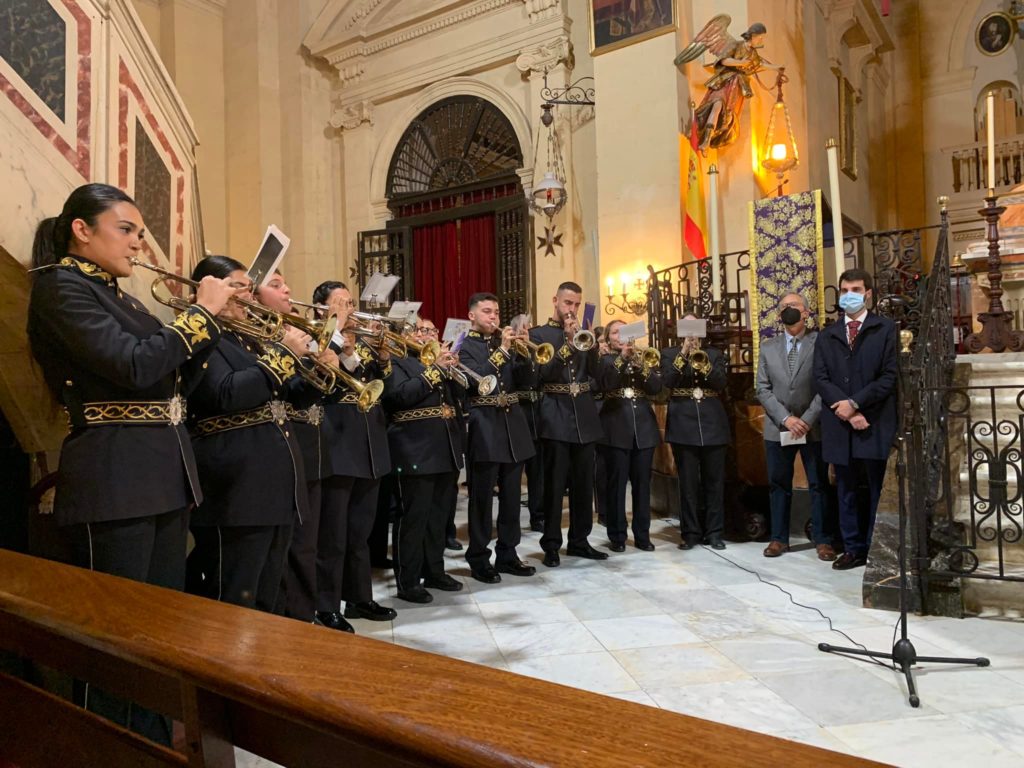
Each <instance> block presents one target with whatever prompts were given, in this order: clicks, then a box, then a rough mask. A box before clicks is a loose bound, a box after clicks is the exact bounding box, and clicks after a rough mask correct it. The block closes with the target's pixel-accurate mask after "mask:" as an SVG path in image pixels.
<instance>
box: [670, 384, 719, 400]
mask: <svg viewBox="0 0 1024 768" xmlns="http://www.w3.org/2000/svg"><path fill="white" fill-rule="evenodd" d="M672 397H685V398H689V399H690V400H697V401H698V402H699V401H701V400H704V399H705V398H708V397H718V393H717V392H716V391H715V390H713V389H701V388H700V387H694V388H693V389H673V390H672Z"/></svg>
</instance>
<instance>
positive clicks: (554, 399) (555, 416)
mask: <svg viewBox="0 0 1024 768" xmlns="http://www.w3.org/2000/svg"><path fill="white" fill-rule="evenodd" d="M530 341H533V342H535V343H537V344H541V343H543V342H547V343H548V344H551V346H553V347H554V348H555V355H554V357H552V358H551V362H549V363H545V364H544V365H541V366H538V368H539V371H538V379H539V382H540V387H541V390H542V391H543V390H544V385H545V384H556V385H563V386H565V387H568V386H569V385H571V384H577V385H581V384H582V385H584V386H586V387H587V388H588V391H586V392H583V391H580V392H579V394H577V395H575V396H573V395H572V394H571V393H569V392H550V391H544V396H543V397H542V398H541V399H540V402H539V403H538V412H539V414H538V419H537V421H538V427H539V432H538V436H539V437H541V438H542V439H547V440H561V441H563V442H567V443H593V442H595V441H597V440H599V439H600V437H601V421H600V419H599V418H598V415H597V405H596V404H595V403H594V395H593V390H594V389H596V381H595V380H594V378H593V375H594V373H595V371H596V369H597V362H598V353H597V346H596V345H595V346H594V349H592V350H591V351H589V352H578V351H577V350H576V349H575V348H574V347H573V346H572V345H571V344H569V340H568V339H567V338H566V334H565V331H564V330H563V329H562V326H561V325H560V324H559V323H556V322H555V321H554V320H549V321H548V322H547V323H546V324H545V325H541V326H537V327H536V328H531V329H530Z"/></svg>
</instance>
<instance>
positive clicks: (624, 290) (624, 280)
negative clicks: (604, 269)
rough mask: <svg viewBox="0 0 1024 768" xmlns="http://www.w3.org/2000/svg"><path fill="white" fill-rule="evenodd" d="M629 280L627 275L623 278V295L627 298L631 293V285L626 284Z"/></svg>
mask: <svg viewBox="0 0 1024 768" xmlns="http://www.w3.org/2000/svg"><path fill="white" fill-rule="evenodd" d="M628 279H629V278H628V277H627V276H626V275H623V276H622V295H623V296H625V295H626V294H627V293H629V285H628V284H627V282H626V281H627V280H628Z"/></svg>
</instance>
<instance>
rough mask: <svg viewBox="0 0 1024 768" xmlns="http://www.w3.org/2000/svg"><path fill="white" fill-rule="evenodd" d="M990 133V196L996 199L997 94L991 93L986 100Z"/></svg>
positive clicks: (987, 126)
mask: <svg viewBox="0 0 1024 768" xmlns="http://www.w3.org/2000/svg"><path fill="white" fill-rule="evenodd" d="M985 105H986V107H987V110H986V115H987V117H986V119H985V122H986V123H987V125H986V126H985V128H986V129H987V132H988V195H989V197H994V196H995V193H996V121H995V117H996V92H995V91H989V92H988V96H987V97H986V98H985Z"/></svg>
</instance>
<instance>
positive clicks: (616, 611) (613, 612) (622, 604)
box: [559, 587, 664, 621]
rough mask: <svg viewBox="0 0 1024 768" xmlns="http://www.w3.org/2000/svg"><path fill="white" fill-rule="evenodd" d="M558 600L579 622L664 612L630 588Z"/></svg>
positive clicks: (564, 596) (566, 595)
mask: <svg viewBox="0 0 1024 768" xmlns="http://www.w3.org/2000/svg"><path fill="white" fill-rule="evenodd" d="M559 599H560V600H561V602H562V603H563V604H564V605H565V606H567V607H568V608H569V610H570V611H572V613H573V615H574V616H575V617H576V618H577V619H579V620H580V621H588V620H591V619H612V618H619V617H627V616H651V615H653V614H656V613H662V612H663V611H664V609H663V608H662V607H660V606H658V605H656V604H655V603H653V602H651V601H650V600H648V599H647V598H646V597H644V596H643V595H642V594H640V593H639V592H637V591H636V590H635V589H633V588H631V587H621V588H619V589H616V590H613V591H611V592H588V593H587V594H583V595H574V594H563V595H560V597H559Z"/></svg>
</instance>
